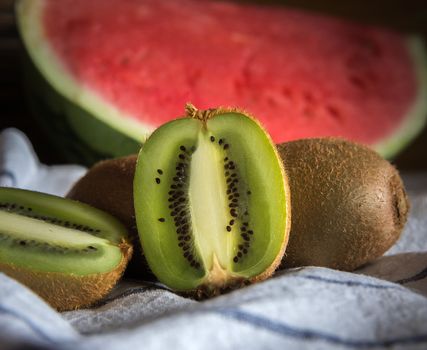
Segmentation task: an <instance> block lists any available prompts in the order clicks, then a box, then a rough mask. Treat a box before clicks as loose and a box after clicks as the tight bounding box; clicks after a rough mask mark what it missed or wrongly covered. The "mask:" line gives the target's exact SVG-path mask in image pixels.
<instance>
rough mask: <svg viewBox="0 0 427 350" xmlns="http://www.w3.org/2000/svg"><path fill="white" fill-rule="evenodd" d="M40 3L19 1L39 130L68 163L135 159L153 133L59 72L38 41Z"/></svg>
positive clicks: (57, 62) (26, 70)
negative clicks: (40, 129) (129, 157)
mask: <svg viewBox="0 0 427 350" xmlns="http://www.w3.org/2000/svg"><path fill="white" fill-rule="evenodd" d="M43 5H44V1H40V0H30V1H26V0H24V1H18V2H17V5H16V13H17V22H18V28H19V31H20V34H21V38H22V41H23V42H24V46H25V48H26V56H27V57H25V58H24V77H25V82H26V85H27V91H28V93H27V95H28V96H29V101H30V107H31V108H32V111H33V112H34V115H35V116H36V117H37V120H38V122H39V123H40V126H41V127H42V128H43V129H45V130H46V131H47V135H48V136H49V137H50V138H51V140H52V141H53V143H54V144H55V145H56V146H57V147H58V150H60V151H62V153H63V155H64V156H65V157H66V158H67V159H68V160H70V161H77V162H81V163H84V164H88V165H90V164H93V163H94V162H95V161H97V160H99V159H104V158H111V157H120V156H124V155H128V154H131V153H136V152H137V151H138V150H139V148H140V147H141V145H142V143H143V142H144V141H145V139H146V138H147V136H148V135H149V134H150V133H151V132H152V131H153V129H154V128H153V127H150V126H144V125H143V124H141V123H140V122H137V121H135V120H134V119H132V118H131V117H125V116H123V113H121V112H120V111H119V110H118V109H117V108H116V107H114V106H112V105H111V104H108V103H107V102H105V101H104V100H103V99H102V98H100V97H99V96H98V95H97V94H96V93H94V92H93V91H91V90H89V89H88V88H86V87H84V88H82V87H80V86H79V85H78V84H77V82H76V81H75V80H74V79H73V78H72V76H71V75H70V74H69V73H68V72H67V71H66V69H65V68H64V67H62V65H61V62H60V60H59V59H57V58H56V56H55V54H54V53H53V51H52V49H51V48H50V46H49V44H48V43H47V41H46V40H45V39H44V37H43V35H42V29H41V26H40V23H41V22H40V16H41V13H42V10H43Z"/></svg>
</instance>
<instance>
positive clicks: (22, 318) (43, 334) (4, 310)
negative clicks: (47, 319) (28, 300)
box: [0, 305, 55, 343]
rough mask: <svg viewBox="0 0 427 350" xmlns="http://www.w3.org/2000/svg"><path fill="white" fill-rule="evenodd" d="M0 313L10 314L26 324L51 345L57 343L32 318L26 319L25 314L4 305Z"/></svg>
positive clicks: (0, 306) (1, 306) (0, 308)
mask: <svg viewBox="0 0 427 350" xmlns="http://www.w3.org/2000/svg"><path fill="white" fill-rule="evenodd" d="M0 313H4V314H8V315H11V316H13V317H16V318H17V319H19V320H20V321H22V322H24V323H25V324H26V325H27V326H28V327H29V328H30V329H31V330H32V331H33V332H34V333H36V334H37V335H38V336H39V337H40V338H42V339H43V340H46V341H48V342H50V343H55V340H54V339H52V338H51V337H50V336H49V334H47V333H46V332H44V330H43V329H41V328H40V327H39V326H38V325H37V323H35V322H33V321H32V320H31V319H30V318H27V317H25V315H23V314H19V313H17V312H16V311H15V310H11V309H8V308H7V307H5V306H4V305H0Z"/></svg>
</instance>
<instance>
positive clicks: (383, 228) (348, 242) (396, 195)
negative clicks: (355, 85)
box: [278, 138, 409, 271]
mask: <svg viewBox="0 0 427 350" xmlns="http://www.w3.org/2000/svg"><path fill="white" fill-rule="evenodd" d="M278 149H279V153H280V155H281V157H282V159H283V162H284V165H285V168H286V171H287V172H288V177H289V182H290V188H291V203H292V227H291V234H290V240H289V244H288V247H287V250H286V253H285V256H284V259H283V261H282V265H281V268H287V267H296V266H308V265H314V266H325V267H330V268H334V269H338V270H345V271H352V270H354V269H356V268H357V267H359V266H361V265H363V264H366V263H368V262H370V261H373V260H374V259H376V258H378V257H380V256H381V255H383V254H384V253H385V252H386V251H387V250H388V249H389V248H390V247H391V246H392V245H393V244H394V243H395V242H396V240H397V239H398V238H399V236H400V233H401V232H402V229H403V227H404V225H405V223H406V220H407V216H408V211H409V202H408V198H407V195H406V193H405V189H404V186H403V183H402V180H401V178H400V176H399V173H398V172H397V170H396V169H395V168H394V167H393V166H392V165H391V164H390V163H389V162H388V161H386V160H385V159H383V158H382V157H381V156H380V155H378V154H377V153H376V152H374V151H373V150H371V149H369V148H368V147H365V146H362V145H359V144H356V143H352V142H349V141H345V140H343V139H337V138H322V139H304V140H299V141H293V142H287V143H284V144H281V145H278Z"/></svg>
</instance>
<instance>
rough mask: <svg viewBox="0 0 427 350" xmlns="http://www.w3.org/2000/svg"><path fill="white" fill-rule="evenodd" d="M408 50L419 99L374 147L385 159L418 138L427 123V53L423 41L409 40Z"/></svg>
mask: <svg viewBox="0 0 427 350" xmlns="http://www.w3.org/2000/svg"><path fill="white" fill-rule="evenodd" d="M408 48H409V52H410V55H411V57H412V60H413V62H414V66H415V71H416V77H417V80H418V89H417V97H416V99H415V102H414V103H413V104H412V106H411V107H410V108H409V110H408V112H407V113H406V116H405V118H403V119H402V124H401V125H400V127H398V128H397V130H396V131H395V132H394V133H393V134H392V135H390V136H389V137H387V138H386V139H384V140H382V141H380V142H378V143H376V144H374V145H372V148H374V149H375V150H376V151H377V152H378V153H380V154H381V155H382V156H383V157H385V158H388V159H391V158H393V157H394V156H395V155H396V154H397V153H398V152H399V151H400V150H402V149H404V148H405V147H406V146H407V145H409V143H410V142H411V141H412V140H413V139H415V137H417V136H418V135H419V134H420V133H421V131H422V129H423V127H424V126H425V124H426V122H427V53H426V48H425V46H424V42H423V40H422V39H420V38H418V37H416V36H413V37H409V38H408Z"/></svg>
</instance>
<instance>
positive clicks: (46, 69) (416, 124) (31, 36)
mask: <svg viewBox="0 0 427 350" xmlns="http://www.w3.org/2000/svg"><path fill="white" fill-rule="evenodd" d="M44 4H45V2H44V0H20V1H18V3H17V7H16V12H17V19H18V27H19V30H20V33H21V37H22V40H23V42H24V45H25V47H26V50H27V54H28V55H29V57H30V59H31V61H32V62H33V69H34V70H36V71H38V72H39V73H38V75H39V76H38V77H37V78H36V79H32V81H31V82H30V84H31V85H32V86H33V88H35V89H36V91H37V90H38V92H39V95H40V98H41V99H42V100H43V99H44V101H45V102H46V103H45V105H46V106H47V107H49V106H56V107H57V108H56V109H53V110H54V111H55V113H54V115H52V116H50V115H48V114H49V108H47V109H46V108H45V109H44V110H43V114H44V116H43V117H45V118H46V117H49V119H52V118H60V119H61V120H63V122H64V123H68V124H69V127H70V129H71V130H72V131H71V132H72V133H73V134H74V136H75V137H76V138H77V139H81V141H82V142H83V144H86V145H87V147H86V148H87V149H88V150H86V151H84V150H82V153H83V155H84V153H87V152H91V151H89V149H92V151H94V152H95V153H94V154H95V155H93V157H94V158H96V157H97V156H96V153H97V152H98V153H101V154H103V155H104V156H103V157H115V156H121V155H125V154H129V153H134V152H135V151H134V150H135V149H137V148H136V147H138V145H140V144H142V143H143V142H144V141H145V139H146V138H147V137H148V135H149V134H150V133H151V132H152V131H153V130H154V127H153V126H151V125H148V124H144V123H141V122H139V121H136V120H135V119H133V118H132V117H131V116H129V115H125V114H124V113H123V112H121V111H120V110H118V109H117V108H116V107H115V106H114V105H113V104H111V103H109V102H107V101H105V100H104V99H103V98H102V97H101V96H99V95H98V94H97V93H96V92H95V91H93V90H91V89H90V88H88V87H86V86H81V85H79V84H78V82H77V81H75V79H74V78H73V77H72V75H71V74H69V73H68V72H67V69H66V68H65V67H63V65H62V63H61V61H60V59H59V58H57V56H56V54H55V53H54V51H53V49H52V48H51V47H50V45H49V43H48V40H46V38H45V37H44V36H43V30H42V27H41V14H42V13H43V6H44ZM407 43H408V50H409V52H410V55H411V57H412V59H413V63H414V71H415V75H416V77H417V80H418V89H417V97H416V99H415V101H414V103H413V104H412V105H411V106H410V107H409V110H408V112H407V113H406V116H405V117H404V118H402V123H401V125H400V127H398V128H397V129H396V130H395V131H394V132H393V133H392V134H390V135H388V136H387V137H385V138H384V139H383V140H380V141H379V142H377V143H375V144H373V145H371V147H372V148H373V149H375V150H376V151H378V152H379V153H380V154H381V155H382V156H384V157H386V158H392V157H393V156H394V155H396V154H397V153H398V152H399V151H400V150H402V149H403V148H404V147H405V146H407V145H408V144H409V143H410V142H411V141H412V140H413V139H414V138H415V137H416V136H417V135H418V134H419V133H420V132H421V130H422V127H423V126H424V125H425V123H426V120H427V97H426V96H427V63H426V62H427V57H426V50H425V47H424V44H423V41H422V40H421V39H420V38H419V37H416V36H409V37H408V39H407ZM30 75H32V76H37V74H30ZM43 80H44V81H43ZM40 86H42V87H43V88H40ZM39 114H40V111H39ZM61 114H62V115H63V116H62V118H61V116H60V115H61ZM95 130H96V132H95ZM98 157H99V156H98ZM77 158H78V157H77Z"/></svg>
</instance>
